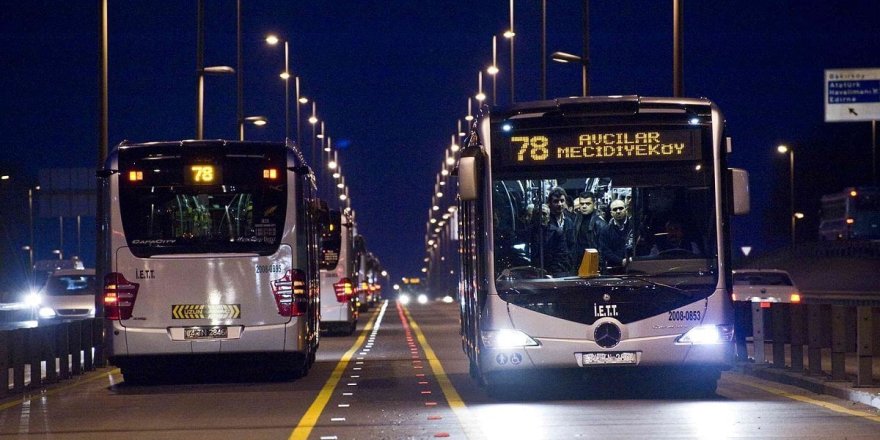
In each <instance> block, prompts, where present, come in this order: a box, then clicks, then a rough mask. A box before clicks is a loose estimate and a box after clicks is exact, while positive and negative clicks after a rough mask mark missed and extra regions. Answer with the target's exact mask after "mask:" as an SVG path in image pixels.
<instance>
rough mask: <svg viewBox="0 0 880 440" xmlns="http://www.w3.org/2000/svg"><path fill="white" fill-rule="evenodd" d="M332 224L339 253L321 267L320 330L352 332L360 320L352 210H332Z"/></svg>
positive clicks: (356, 253) (356, 252)
mask: <svg viewBox="0 0 880 440" xmlns="http://www.w3.org/2000/svg"><path fill="white" fill-rule="evenodd" d="M330 225H331V228H337V229H338V230H339V231H340V234H339V236H340V237H339V239H340V243H339V254H338V255H336V258H335V261H328V258H324V260H325V261H327V263H328V264H327V267H326V268H322V269H321V330H323V331H327V332H332V333H342V334H345V335H350V334H352V333H354V331H355V329H356V327H357V321H358V307H357V294H356V291H355V289H356V287H357V283H358V278H357V262H358V259H357V255H358V250H357V248H356V246H355V232H354V228H355V225H354V220H353V215H352V213H351V211H350V210H346V212H344V213H340V212H339V211H335V210H334V211H330Z"/></svg>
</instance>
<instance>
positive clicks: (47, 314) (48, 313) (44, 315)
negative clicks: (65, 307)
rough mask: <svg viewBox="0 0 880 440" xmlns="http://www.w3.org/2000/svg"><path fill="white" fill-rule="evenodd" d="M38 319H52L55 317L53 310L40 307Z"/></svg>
mask: <svg viewBox="0 0 880 440" xmlns="http://www.w3.org/2000/svg"><path fill="white" fill-rule="evenodd" d="M39 315H40V319H52V318H54V317H55V309H53V308H51V307H40V311H39Z"/></svg>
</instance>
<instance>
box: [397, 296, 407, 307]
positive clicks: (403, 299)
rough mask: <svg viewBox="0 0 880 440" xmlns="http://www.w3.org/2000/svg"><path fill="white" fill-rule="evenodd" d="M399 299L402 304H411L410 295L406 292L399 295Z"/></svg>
mask: <svg viewBox="0 0 880 440" xmlns="http://www.w3.org/2000/svg"><path fill="white" fill-rule="evenodd" d="M397 300H398V301H400V303H401V304H403V305H407V304H409V300H410V297H409V295H407V294H405V293H401V294H400V295H397Z"/></svg>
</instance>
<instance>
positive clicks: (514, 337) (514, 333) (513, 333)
mask: <svg viewBox="0 0 880 440" xmlns="http://www.w3.org/2000/svg"><path fill="white" fill-rule="evenodd" d="M481 336H482V338H483V346H485V347H487V348H514V347H527V346H537V345H538V341H536V340H534V339H532V337H531V336H529V335H527V334H525V333H523V332H521V331H519V330H513V329H501V330H485V331H483V332H481Z"/></svg>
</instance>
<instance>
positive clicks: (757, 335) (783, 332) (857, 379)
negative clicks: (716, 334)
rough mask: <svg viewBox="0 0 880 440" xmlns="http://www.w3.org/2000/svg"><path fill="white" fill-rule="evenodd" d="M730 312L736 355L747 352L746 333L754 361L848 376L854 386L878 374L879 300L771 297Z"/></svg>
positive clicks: (869, 384)
mask: <svg viewBox="0 0 880 440" xmlns="http://www.w3.org/2000/svg"><path fill="white" fill-rule="evenodd" d="M736 312H737V329H736V332H735V333H737V337H736V339H737V353H738V354H739V357H740V358H741V359H744V358H745V357H747V354H746V353H747V351H748V349H747V347H746V341H747V338H749V337H751V339H752V343H753V346H752V352H753V354H752V358H753V359H754V362H755V364H765V363H766V364H769V365H770V366H771V367H773V368H786V369H789V370H790V371H791V372H795V373H800V374H803V375H806V376H813V377H820V378H824V379H827V380H829V381H839V382H844V381H852V386H854V387H875V386H877V379H878V378H880V375H878V374H876V373H875V371H874V370H875V369H878V370H880V368H875V364H880V301H876V300H875V301H870V300H865V299H864V298H862V299H860V300H858V301H854V300H846V299H824V300H818V299H817V300H812V301H810V302H807V303H800V304H785V303H771V304H770V305H769V307H761V305H760V303H737V305H736ZM744 313H745V314H748V315H747V316H743V314H744ZM768 345H769V350H768ZM805 347H806V352H805V351H804V348H805ZM768 352H769V353H768ZM805 353H806V361H807V362H806V363H804V354H805ZM744 354H746V356H744ZM768 354H769V356H768Z"/></svg>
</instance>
